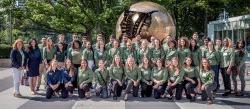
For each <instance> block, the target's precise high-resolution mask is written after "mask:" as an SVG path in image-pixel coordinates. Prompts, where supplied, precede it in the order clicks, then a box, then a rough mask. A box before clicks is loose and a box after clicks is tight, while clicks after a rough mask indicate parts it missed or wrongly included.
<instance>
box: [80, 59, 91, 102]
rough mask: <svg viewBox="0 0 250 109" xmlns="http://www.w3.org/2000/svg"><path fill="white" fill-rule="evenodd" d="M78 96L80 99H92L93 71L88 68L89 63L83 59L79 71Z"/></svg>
mask: <svg viewBox="0 0 250 109" xmlns="http://www.w3.org/2000/svg"><path fill="white" fill-rule="evenodd" d="M77 80H78V94H79V97H80V98H84V97H86V98H87V99H88V98H90V96H91V95H90V94H91V92H90V88H91V86H92V80H93V71H92V70H91V69H90V68H89V67H88V61H87V60H86V59H83V60H82V61H81V67H79V69H78V79H77Z"/></svg>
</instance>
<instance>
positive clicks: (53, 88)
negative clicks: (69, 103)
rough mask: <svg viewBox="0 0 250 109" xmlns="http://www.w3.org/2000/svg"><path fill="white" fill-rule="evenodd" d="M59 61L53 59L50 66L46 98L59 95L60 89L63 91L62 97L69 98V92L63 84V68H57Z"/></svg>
mask: <svg viewBox="0 0 250 109" xmlns="http://www.w3.org/2000/svg"><path fill="white" fill-rule="evenodd" d="M57 66H58V63H57V61H56V60H52V61H51V65H50V68H49V70H48V73H47V85H48V86H47V88H46V98H47V99H50V98H51V97H52V95H53V94H54V95H55V96H57V97H59V96H60V95H59V93H58V92H59V91H61V97H62V98H67V96H68V92H67V90H66V88H65V87H64V84H63V79H62V70H59V69H58V68H57Z"/></svg>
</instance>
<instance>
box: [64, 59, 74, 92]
mask: <svg viewBox="0 0 250 109" xmlns="http://www.w3.org/2000/svg"><path fill="white" fill-rule="evenodd" d="M62 78H63V84H64V85H65V88H66V89H67V91H68V92H69V96H72V95H73V91H74V88H75V87H77V86H74V83H76V82H77V81H76V69H75V68H74V66H73V65H72V63H71V61H70V59H67V60H66V61H65V68H64V69H63V73H62Z"/></svg>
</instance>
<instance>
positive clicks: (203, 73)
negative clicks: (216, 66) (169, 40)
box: [198, 58, 216, 104]
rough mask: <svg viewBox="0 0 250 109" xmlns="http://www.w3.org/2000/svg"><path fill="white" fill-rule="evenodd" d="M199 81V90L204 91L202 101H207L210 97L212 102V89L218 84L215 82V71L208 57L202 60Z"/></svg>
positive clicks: (209, 101) (209, 100)
mask: <svg viewBox="0 0 250 109" xmlns="http://www.w3.org/2000/svg"><path fill="white" fill-rule="evenodd" d="M198 81H199V85H198V90H201V92H202V94H201V99H202V101H206V100H207V98H208V104H212V103H213V92H212V91H213V90H214V89H215V88H216V84H215V82H214V71H213V70H212V69H211V67H210V64H209V61H208V60H207V59H206V58H203V59H202V61H201V69H200V79H199V80H198Z"/></svg>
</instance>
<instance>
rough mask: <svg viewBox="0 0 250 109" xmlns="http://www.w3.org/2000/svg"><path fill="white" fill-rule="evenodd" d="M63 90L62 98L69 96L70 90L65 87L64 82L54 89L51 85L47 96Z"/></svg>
mask: <svg viewBox="0 0 250 109" xmlns="http://www.w3.org/2000/svg"><path fill="white" fill-rule="evenodd" d="M60 90H61V96H62V98H67V97H68V91H67V90H66V88H65V87H64V84H60V85H59V86H58V88H57V89H55V90H53V89H52V88H51V87H50V86H49V85H48V86H47V88H46V98H47V99H50V98H51V97H52V95H53V94H54V92H59V91H60Z"/></svg>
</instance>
